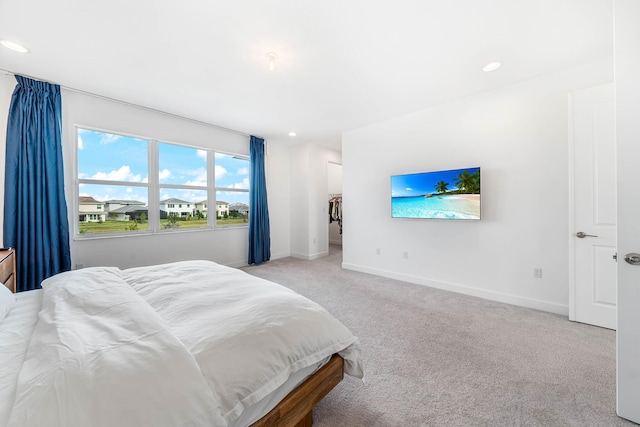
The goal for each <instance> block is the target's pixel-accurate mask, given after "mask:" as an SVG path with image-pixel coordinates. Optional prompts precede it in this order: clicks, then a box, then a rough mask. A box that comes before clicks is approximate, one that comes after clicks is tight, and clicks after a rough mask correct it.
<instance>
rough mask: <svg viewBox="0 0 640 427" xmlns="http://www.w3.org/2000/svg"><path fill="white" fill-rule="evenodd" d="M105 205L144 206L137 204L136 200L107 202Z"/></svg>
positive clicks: (141, 203)
mask: <svg viewBox="0 0 640 427" xmlns="http://www.w3.org/2000/svg"><path fill="white" fill-rule="evenodd" d="M105 203H113V204H118V205H144V204H145V203H144V202H139V201H137V200H117V199H116V200H107V201H106V202H105Z"/></svg>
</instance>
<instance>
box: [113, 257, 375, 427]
mask: <svg viewBox="0 0 640 427" xmlns="http://www.w3.org/2000/svg"><path fill="white" fill-rule="evenodd" d="M123 277H124V279H125V280H126V281H127V282H128V283H129V284H130V285H131V286H133V288H134V289H135V290H136V291H137V292H138V294H139V295H140V296H141V297H142V298H144V299H145V300H146V301H147V302H148V303H149V304H150V305H151V306H152V307H153V308H154V309H156V310H157V312H158V313H159V314H160V316H161V317H162V318H163V319H164V320H165V321H166V322H167V324H168V325H169V327H170V328H171V330H172V331H173V332H174V333H175V334H176V335H177V336H178V338H180V340H181V341H182V342H183V343H184V344H185V345H186V346H187V348H188V349H189V351H190V352H191V353H192V354H193V355H194V356H195V358H196V360H197V361H198V364H199V365H200V368H201V369H202V373H203V374H204V376H205V378H206V379H207V381H208V382H209V385H210V386H211V388H212V389H213V390H216V391H217V392H218V393H219V395H220V396H221V404H222V405H221V406H222V414H223V416H224V418H225V420H227V421H228V422H232V421H233V420H235V419H236V418H237V417H238V416H239V415H240V413H241V412H242V411H243V410H244V409H245V408H247V407H249V406H251V405H253V404H254V403H256V402H257V401H259V400H260V399H262V398H263V397H264V396H266V395H267V394H269V393H270V392H272V391H273V390H274V389H276V388H277V387H278V386H279V385H281V384H282V383H283V382H285V381H286V379H287V378H288V377H289V375H290V374H292V373H293V372H296V371H298V370H299V369H302V368H304V367H306V366H310V365H313V364H316V363H317V362H319V361H321V360H323V359H326V358H327V357H328V356H330V355H332V354H334V353H339V354H340V355H341V356H342V357H343V358H344V359H345V372H346V373H347V374H350V375H353V376H356V377H359V378H362V375H363V372H362V365H361V362H360V358H359V351H358V349H357V345H356V337H354V336H353V335H352V334H351V332H349V330H348V329H347V328H346V327H345V326H344V325H342V323H340V322H339V321H338V320H337V319H336V318H334V317H333V316H331V315H330V314H329V313H328V312H327V311H326V310H325V309H324V308H322V307H320V306H319V305H318V304H316V303H314V302H312V301H310V300H308V299H307V298H305V297H303V296H301V295H299V294H297V293H295V292H293V291H292V290H290V289H288V288H285V287H284V286H280V285H278V284H276V283H273V282H269V281H267V280H263V279H259V278H257V277H254V276H251V275H249V274H247V273H244V272H243V271H240V270H237V269H235V268H229V267H226V266H223V265H219V264H215V263H212V262H209V261H187V262H179V263H173V264H165V265H162V266H153V267H142V268H135V269H129V270H124V271H123Z"/></svg>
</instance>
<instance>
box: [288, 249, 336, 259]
mask: <svg viewBox="0 0 640 427" xmlns="http://www.w3.org/2000/svg"><path fill="white" fill-rule="evenodd" d="M291 256H292V257H294V258H298V259H304V260H307V261H312V260H314V259H318V258H322V257H325V256H329V251H324V252H318V253H315V254H308V255H307V254H299V253H295V252H291Z"/></svg>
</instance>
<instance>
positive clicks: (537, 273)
mask: <svg viewBox="0 0 640 427" xmlns="http://www.w3.org/2000/svg"><path fill="white" fill-rule="evenodd" d="M533 277H534V278H535V279H542V269H541V268H540V267H535V268H534V269H533Z"/></svg>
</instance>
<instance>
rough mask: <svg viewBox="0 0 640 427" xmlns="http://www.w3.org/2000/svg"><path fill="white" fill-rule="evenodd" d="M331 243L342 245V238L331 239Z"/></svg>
mask: <svg viewBox="0 0 640 427" xmlns="http://www.w3.org/2000/svg"><path fill="white" fill-rule="evenodd" d="M329 243H330V244H332V245H342V240H341V239H340V240H331V239H329Z"/></svg>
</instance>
